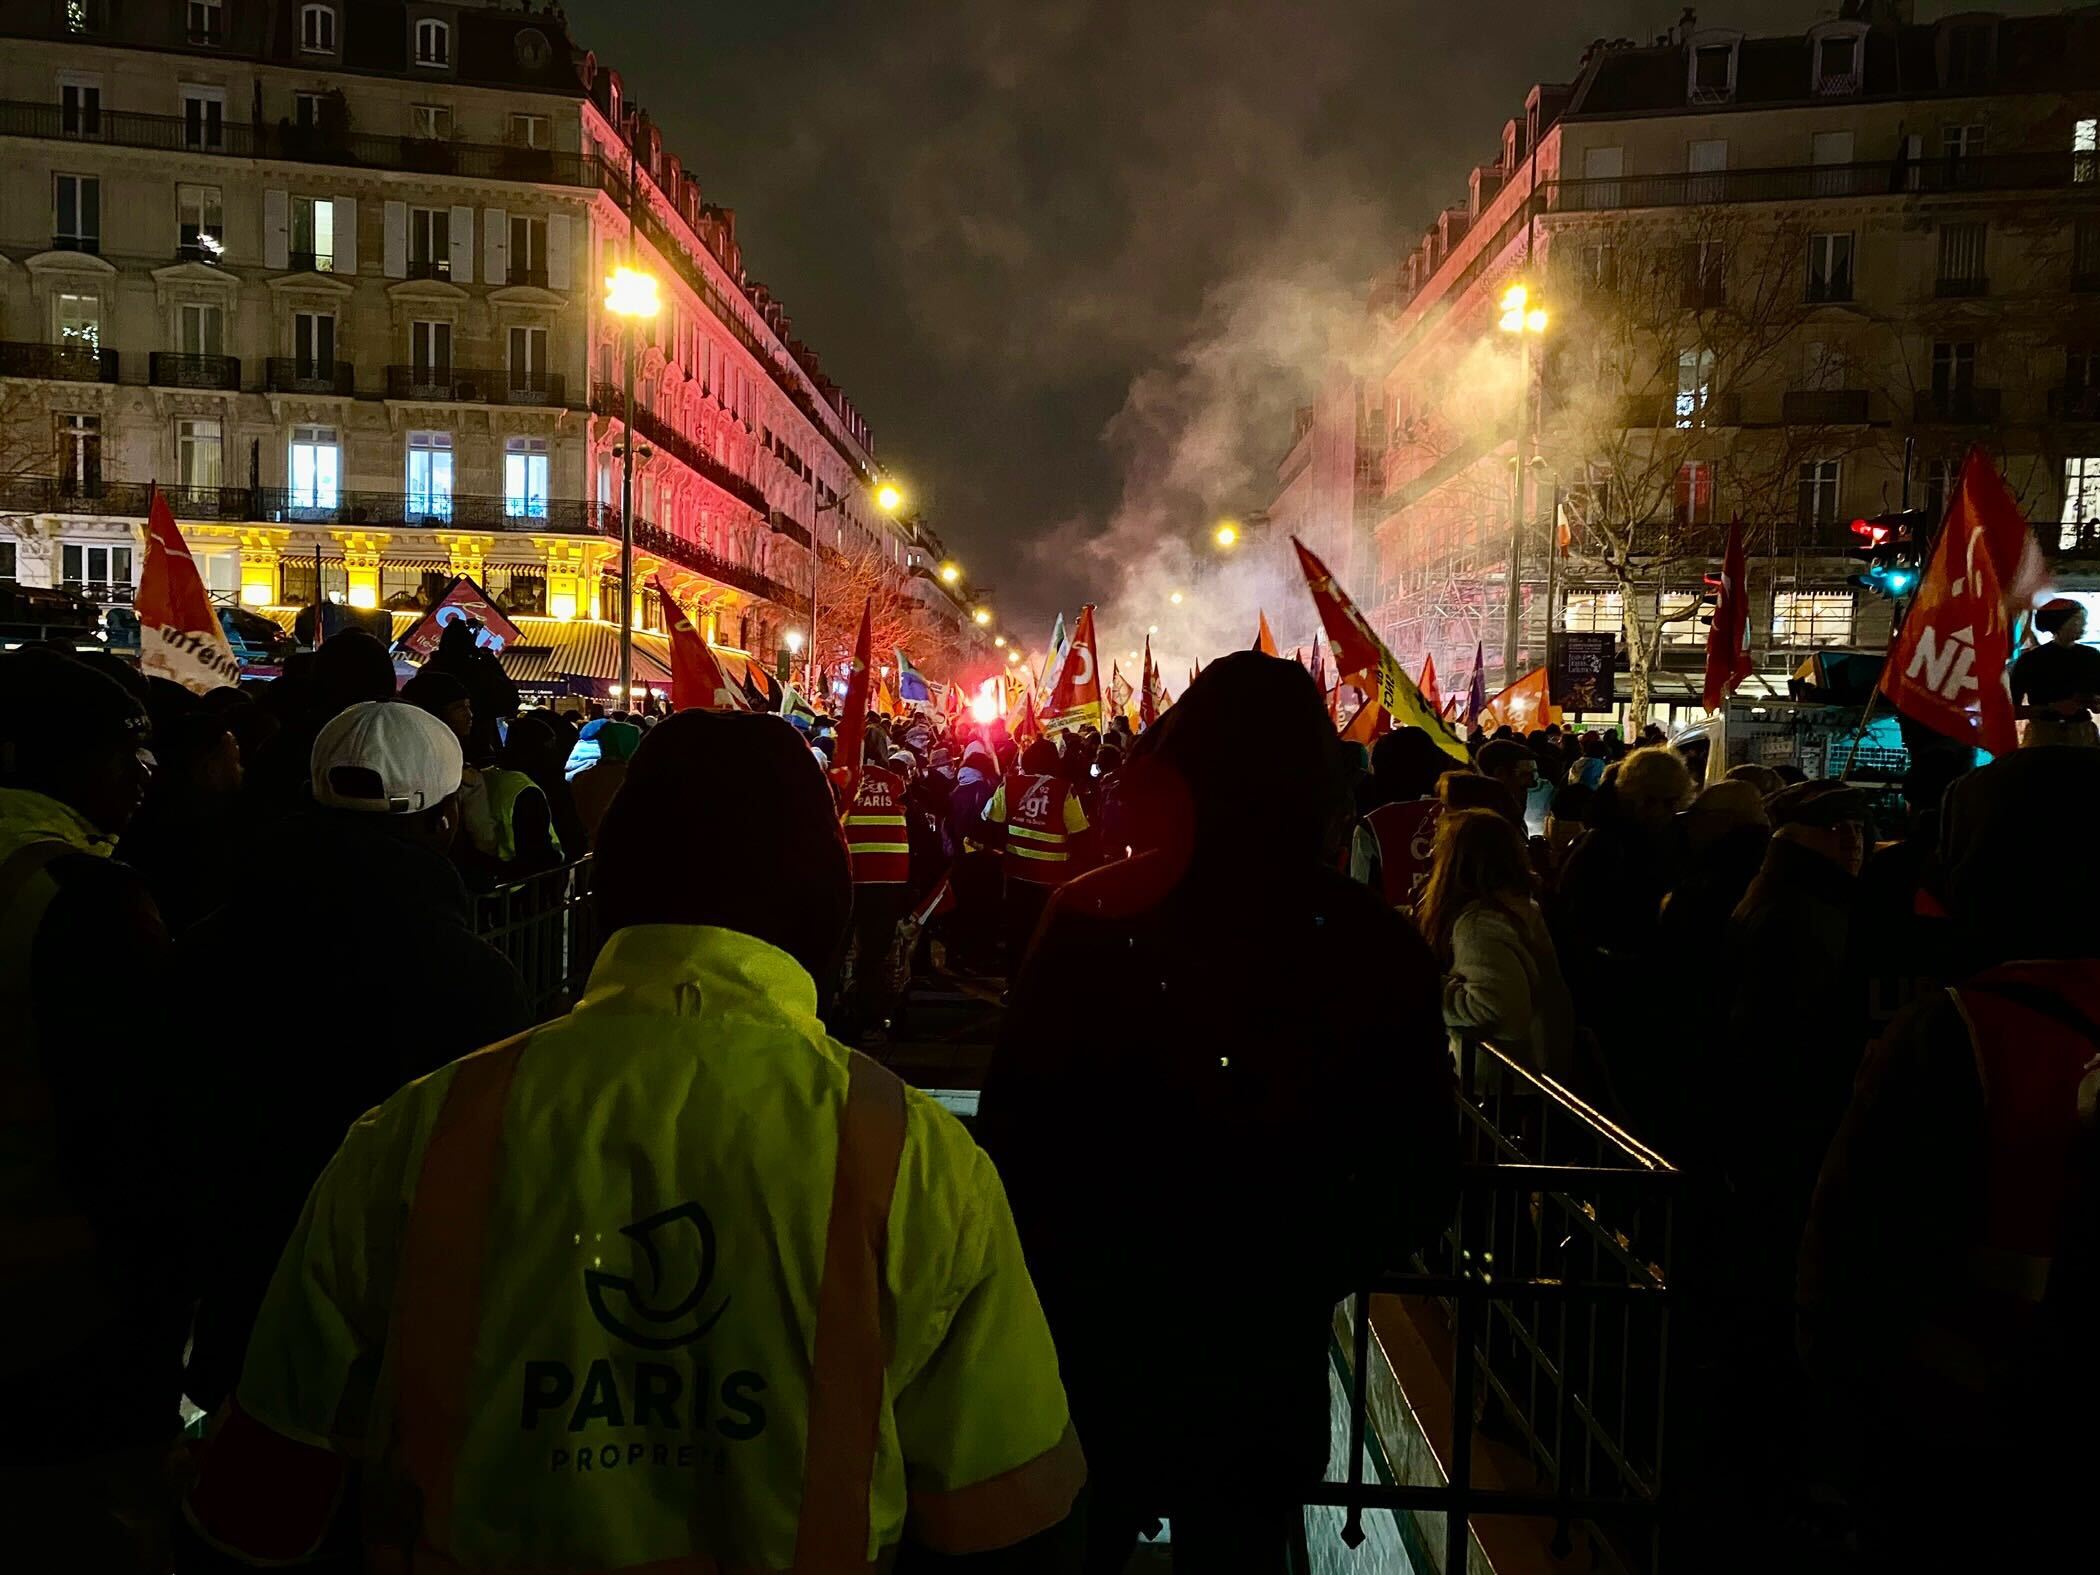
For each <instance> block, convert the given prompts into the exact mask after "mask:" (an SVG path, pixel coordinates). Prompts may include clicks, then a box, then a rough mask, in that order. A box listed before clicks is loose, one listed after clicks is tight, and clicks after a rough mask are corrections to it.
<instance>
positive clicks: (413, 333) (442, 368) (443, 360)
mask: <svg viewBox="0 0 2100 1575" xmlns="http://www.w3.org/2000/svg"><path fill="white" fill-rule="evenodd" d="M408 359H409V361H410V362H411V363H412V364H413V366H414V368H415V380H416V381H417V382H418V383H442V382H444V381H446V380H447V379H449V378H450V377H451V376H452V325H451V324H450V323H444V322H436V321H432V320H430V319H427V318H418V319H417V320H416V321H414V322H412V323H410V324H409V325H408Z"/></svg>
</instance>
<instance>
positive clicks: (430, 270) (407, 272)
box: [402, 256, 452, 279]
mask: <svg viewBox="0 0 2100 1575" xmlns="http://www.w3.org/2000/svg"><path fill="white" fill-rule="evenodd" d="M402 268H403V270H404V271H403V274H402V277H403V278H407V279H449V278H451V277H452V259H451V258H450V257H449V256H447V257H411V258H409V259H408V261H407V262H405V263H403V264H402Z"/></svg>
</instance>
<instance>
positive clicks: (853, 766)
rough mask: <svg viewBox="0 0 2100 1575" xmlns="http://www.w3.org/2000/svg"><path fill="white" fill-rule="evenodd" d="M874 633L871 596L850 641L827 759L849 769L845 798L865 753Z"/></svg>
mask: <svg viewBox="0 0 2100 1575" xmlns="http://www.w3.org/2000/svg"><path fill="white" fill-rule="evenodd" d="M874 634H875V598H874V597H872V596H871V597H869V598H868V600H867V601H866V602H865V603H863V604H862V606H861V609H860V637H859V638H858V639H857V640H855V641H854V642H853V669H852V671H851V672H849V673H848V674H847V675H846V698H845V700H844V701H843V702H842V707H843V714H842V715H841V716H840V717H839V732H838V742H837V743H836V744H834V745H833V746H832V751H831V763H832V765H833V766H834V767H841V766H843V767H844V768H845V769H846V771H847V772H848V773H849V777H848V780H847V783H846V802H847V803H848V804H850V803H852V802H853V800H854V798H855V796H856V795H857V794H858V793H859V791H860V768H861V764H862V761H861V756H862V755H864V754H866V753H867V742H868V680H869V679H870V678H872V677H873V676H874V671H875V669H874V663H873V656H874V652H873V650H872V642H873V639H874Z"/></svg>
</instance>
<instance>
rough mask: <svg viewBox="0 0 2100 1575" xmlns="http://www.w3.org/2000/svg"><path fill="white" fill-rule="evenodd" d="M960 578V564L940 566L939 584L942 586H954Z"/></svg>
mask: <svg viewBox="0 0 2100 1575" xmlns="http://www.w3.org/2000/svg"><path fill="white" fill-rule="evenodd" d="M961 578H962V565H961V564H959V563H944V564H942V565H941V583H942V584H943V585H953V584H955V582H956V581H958V580H960V579H961Z"/></svg>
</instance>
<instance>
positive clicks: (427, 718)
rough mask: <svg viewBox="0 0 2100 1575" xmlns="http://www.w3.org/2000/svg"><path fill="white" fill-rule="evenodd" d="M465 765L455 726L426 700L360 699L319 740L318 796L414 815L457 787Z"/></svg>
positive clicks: (332, 804)
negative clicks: (427, 707) (426, 704)
mask: <svg viewBox="0 0 2100 1575" xmlns="http://www.w3.org/2000/svg"><path fill="white" fill-rule="evenodd" d="M464 764H465V758H464V757H463V756H462V755H461V754H460V750H459V739H458V738H457V737H456V736H455V735H454V734H453V731H452V729H451V728H449V727H447V726H446V725H445V724H444V723H443V722H440V721H439V720H438V719H437V718H436V717H434V716H432V715H431V714H430V713H429V712H428V711H425V710H424V709H423V708H422V707H421V706H413V705H408V704H405V703H403V702H401V701H398V700H365V701H361V702H360V703H359V704H357V705H354V706H351V707H350V708H349V709H347V710H345V711H342V712H339V713H338V714H337V715H336V716H335V717H334V718H333V719H332V720H331V721H330V722H329V723H328V725H327V726H325V727H323V728H322V729H321V733H320V736H319V737H318V738H316V739H315V740H314V752H313V757H312V760H311V767H310V768H311V770H312V772H313V791H314V802H315V803H316V804H322V805H326V806H327V807H328V808H330V809H355V810H363V811H366V812H368V813H371V814H378V815H413V814H416V813H418V812H419V811H422V810H426V809H429V808H431V807H432V806H433V805H436V804H440V803H442V802H443V801H444V800H446V799H448V798H450V797H451V796H452V795H453V794H455V793H457V792H458V791H459V783H460V772H461V768H462V766H463V765H464Z"/></svg>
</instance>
